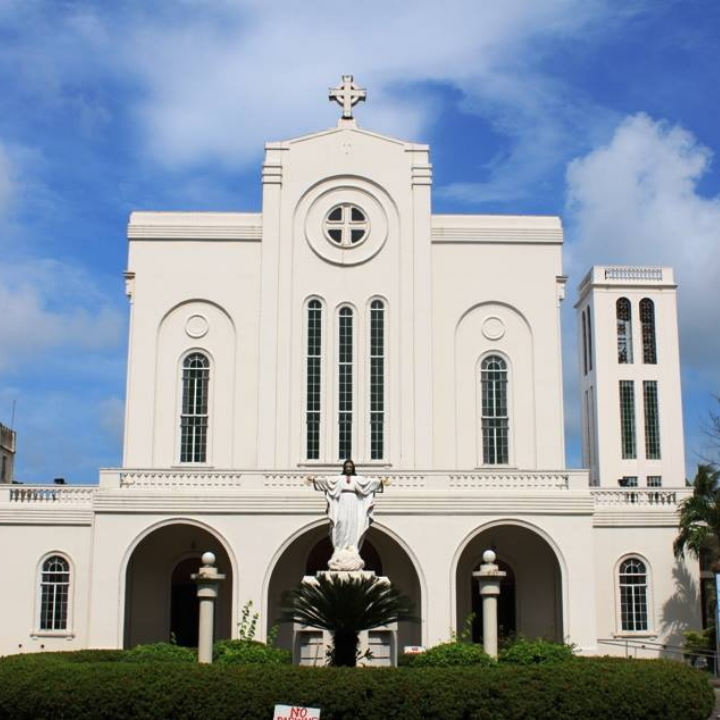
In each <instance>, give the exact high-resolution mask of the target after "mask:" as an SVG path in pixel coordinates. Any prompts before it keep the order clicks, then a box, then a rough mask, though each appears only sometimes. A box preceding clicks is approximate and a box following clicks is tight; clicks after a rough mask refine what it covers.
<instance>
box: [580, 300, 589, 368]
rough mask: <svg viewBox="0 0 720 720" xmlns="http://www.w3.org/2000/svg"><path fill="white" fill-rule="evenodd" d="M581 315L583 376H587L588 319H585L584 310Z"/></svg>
mask: <svg viewBox="0 0 720 720" xmlns="http://www.w3.org/2000/svg"><path fill="white" fill-rule="evenodd" d="M580 314H581V316H582V348H583V375H587V371H588V354H587V351H588V346H587V319H586V318H585V311H584V310H583V311H582V313H580Z"/></svg>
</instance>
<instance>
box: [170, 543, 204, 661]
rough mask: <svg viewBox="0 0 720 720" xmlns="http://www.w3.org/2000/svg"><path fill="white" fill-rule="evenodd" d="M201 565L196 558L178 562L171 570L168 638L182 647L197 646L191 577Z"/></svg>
mask: <svg viewBox="0 0 720 720" xmlns="http://www.w3.org/2000/svg"><path fill="white" fill-rule="evenodd" d="M201 563H202V561H201V560H199V559H198V558H194V557H193V558H188V559H187V560H183V561H181V562H179V563H178V564H177V565H176V566H175V570H173V574H172V581H171V587H170V638H171V640H173V641H174V642H176V643H177V644H178V645H182V646H183V647H195V646H196V645H197V639H198V630H199V626H200V614H199V609H200V608H199V605H198V599H197V585H196V584H195V581H194V580H193V579H192V577H191V576H192V575H193V574H194V573H196V572H197V571H198V566H199V565H200V564H201Z"/></svg>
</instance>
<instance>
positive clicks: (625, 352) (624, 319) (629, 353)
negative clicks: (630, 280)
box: [615, 298, 633, 363]
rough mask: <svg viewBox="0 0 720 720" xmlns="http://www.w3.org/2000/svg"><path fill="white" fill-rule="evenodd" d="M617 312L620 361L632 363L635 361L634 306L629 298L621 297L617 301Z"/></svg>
mask: <svg viewBox="0 0 720 720" xmlns="http://www.w3.org/2000/svg"><path fill="white" fill-rule="evenodd" d="M615 314H616V317H617V349H618V362H619V363H631V362H632V361H633V348H632V346H633V342H632V308H631V306H630V301H629V300H628V299H627V298H620V299H619V300H618V301H617V303H616V305H615Z"/></svg>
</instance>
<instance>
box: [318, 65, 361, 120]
mask: <svg viewBox="0 0 720 720" xmlns="http://www.w3.org/2000/svg"><path fill="white" fill-rule="evenodd" d="M366 97H367V92H366V91H365V90H363V89H362V88H359V87H358V86H357V85H356V84H355V83H354V82H353V76H352V75H343V76H342V84H341V85H340V86H339V87H336V88H330V94H329V96H328V99H330V100H334V101H335V102H336V103H337V104H338V105H342V109H343V114H342V116H343V119H344V120H350V119H352V116H353V113H352V109H353V105H356V104H357V103H359V102H360V101H361V100H362V101H365V98H366Z"/></svg>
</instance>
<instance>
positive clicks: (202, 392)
mask: <svg viewBox="0 0 720 720" xmlns="http://www.w3.org/2000/svg"><path fill="white" fill-rule="evenodd" d="M209 382H210V361H209V360H208V358H207V357H206V356H205V355H203V354H202V353H199V352H194V353H192V354H190V355H188V356H187V357H186V358H185V361H184V362H183V374H182V413H181V416H180V462H188V463H204V462H206V461H207V433H208V386H209Z"/></svg>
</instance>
